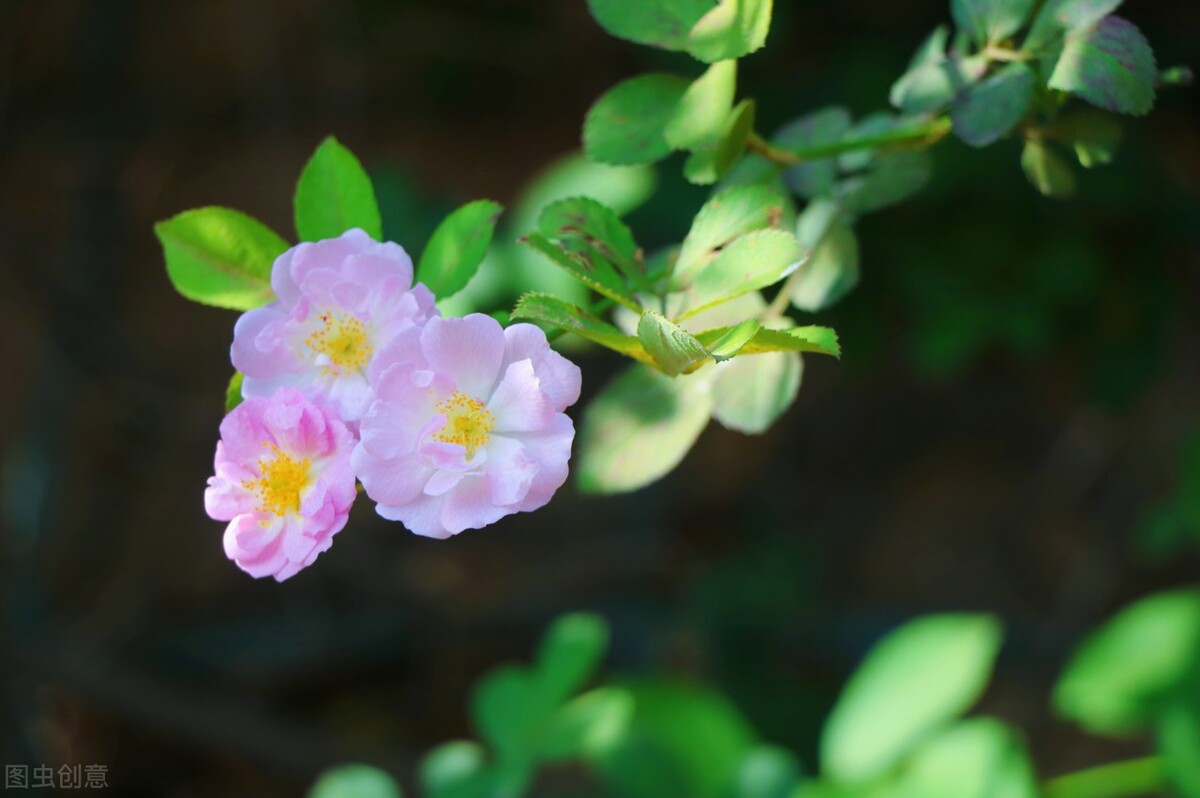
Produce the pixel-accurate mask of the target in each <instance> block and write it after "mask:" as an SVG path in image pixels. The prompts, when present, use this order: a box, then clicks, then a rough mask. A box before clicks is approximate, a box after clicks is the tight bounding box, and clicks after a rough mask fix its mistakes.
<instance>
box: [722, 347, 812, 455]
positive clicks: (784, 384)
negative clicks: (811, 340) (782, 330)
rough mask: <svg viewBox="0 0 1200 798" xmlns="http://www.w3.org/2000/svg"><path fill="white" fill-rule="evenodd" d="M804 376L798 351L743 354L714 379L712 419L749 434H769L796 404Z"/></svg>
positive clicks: (726, 365) (730, 362) (725, 364)
mask: <svg viewBox="0 0 1200 798" xmlns="http://www.w3.org/2000/svg"><path fill="white" fill-rule="evenodd" d="M803 373H804V363H803V361H802V360H801V359H800V355H799V354H798V353H796V352H770V353H765V354H756V355H743V356H741V357H735V358H733V359H732V360H730V361H729V362H728V363H722V364H720V365H719V366H717V369H716V375H715V376H714V377H713V386H712V392H713V417H714V418H715V419H716V420H717V421H718V422H720V424H721V426H723V427H726V428H728V429H732V430H737V431H738V432H743V433H746V434H747V435H758V434H760V433H763V432H766V431H767V430H768V429H769V428H770V427H771V425H772V424H774V423H775V421H776V419H778V418H779V416H781V415H783V413H784V411H786V410H787V409H788V408H789V407H791V405H792V403H793V402H794V401H796V394H797V393H798V392H799V391H800V378H801V376H802V375H803Z"/></svg>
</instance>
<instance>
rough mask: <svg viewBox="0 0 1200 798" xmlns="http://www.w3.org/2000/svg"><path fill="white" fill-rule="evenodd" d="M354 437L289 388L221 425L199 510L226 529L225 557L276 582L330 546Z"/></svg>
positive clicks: (242, 408) (255, 401)
mask: <svg viewBox="0 0 1200 798" xmlns="http://www.w3.org/2000/svg"><path fill="white" fill-rule="evenodd" d="M354 443H355V438H354V435H353V434H352V433H351V432H350V431H349V430H348V429H347V428H346V425H345V424H343V423H342V422H341V421H340V420H338V418H337V415H336V414H335V413H334V412H333V410H331V409H330V408H327V407H323V406H321V405H317V404H314V403H313V402H311V401H309V400H308V399H307V398H306V397H305V396H304V395H303V394H301V393H300V392H299V391H297V390H296V389H294V388H280V389H279V390H278V391H276V392H275V393H274V394H272V395H271V396H270V397H269V398H267V397H252V398H249V399H247V400H246V401H244V402H242V404H240V405H238V406H237V407H235V408H234V409H233V410H232V411H231V412H230V413H229V415H227V416H225V420H224V421H222V422H221V440H220V441H219V442H218V443H217V456H216V476H213V477H209V480H208V489H207V490H206V491H205V492H204V507H205V509H206V510H207V511H208V514H209V515H210V516H211V517H212V518H214V519H216V520H218V521H229V526H228V527H227V528H226V530H225V553H226V554H227V555H228V556H229V558H230V559H231V560H234V561H235V562H236V563H237V564H238V567H239V568H241V569H242V570H243V571H245V572H246V573H248V574H250V575H251V576H254V577H262V576H274V577H275V579H276V580H278V581H280V582H282V581H283V580H284V579H287V578H288V577H290V576H292V575H293V574H295V573H296V572H297V571H299V570H300V569H301V568H305V567H307V566H309V565H312V563H313V561H314V560H316V559H317V555H319V554H320V553H321V552H323V551H325V550H326V549H328V548H329V547H330V545H332V543H333V536H334V535H335V534H337V532H338V531H339V530H341V528H342V527H343V526H345V525H346V518H347V516H348V515H349V513H350V505H351V504H353V502H354V497H355V493H356V491H355V487H354V471H353V469H352V468H351V466H350V455H351V452H352V451H353V449H354Z"/></svg>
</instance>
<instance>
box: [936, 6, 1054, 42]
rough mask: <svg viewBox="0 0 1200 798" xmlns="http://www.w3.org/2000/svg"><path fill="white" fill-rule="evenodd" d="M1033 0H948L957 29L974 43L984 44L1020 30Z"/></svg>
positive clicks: (997, 40)
mask: <svg viewBox="0 0 1200 798" xmlns="http://www.w3.org/2000/svg"><path fill="white" fill-rule="evenodd" d="M1033 4H1034V0H950V13H951V15H952V16H953V17H954V24H955V25H957V26H958V27H959V29H960V30H964V31H966V32H967V33H968V34H969V35H970V36H971V38H972V39H974V40H975V42H976V43H977V44H987V43H991V42H999V41H1001V40H1002V39H1006V38H1008V37H1009V36H1011V35H1013V34H1014V33H1016V32H1017V31H1018V30H1020V29H1021V26H1022V25H1024V24H1025V20H1026V19H1028V18H1029V12H1030V11H1032V10H1033Z"/></svg>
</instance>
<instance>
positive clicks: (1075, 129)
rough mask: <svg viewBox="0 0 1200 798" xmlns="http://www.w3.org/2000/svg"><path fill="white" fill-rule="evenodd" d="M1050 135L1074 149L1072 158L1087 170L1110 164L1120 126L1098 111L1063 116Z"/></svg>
mask: <svg viewBox="0 0 1200 798" xmlns="http://www.w3.org/2000/svg"><path fill="white" fill-rule="evenodd" d="M1054 132H1055V133H1056V134H1057V135H1059V136H1062V137H1063V138H1065V139H1066V140H1067V142H1068V143H1069V144H1070V145H1071V146H1072V147H1074V148H1075V157H1076V158H1078V159H1079V163H1080V165H1082V166H1084V167H1086V168H1088V169H1091V168H1092V167H1095V166H1101V165H1104V164H1108V163H1111V162H1112V159H1113V155H1114V154H1115V153H1116V150H1117V145H1118V144H1120V142H1121V125H1120V124H1119V123H1118V122H1117V120H1115V119H1113V118H1112V117H1111V116H1109V115H1108V114H1104V113H1100V112H1099V111H1080V112H1076V113H1074V114H1070V115H1068V116H1064V117H1062V118H1060V119H1059V120H1058V123H1057V124H1056V125H1055V126H1054Z"/></svg>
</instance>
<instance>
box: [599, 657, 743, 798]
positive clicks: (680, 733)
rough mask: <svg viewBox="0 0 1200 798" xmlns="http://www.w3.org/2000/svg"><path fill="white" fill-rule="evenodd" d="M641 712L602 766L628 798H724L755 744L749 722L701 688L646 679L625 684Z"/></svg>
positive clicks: (617, 791)
mask: <svg viewBox="0 0 1200 798" xmlns="http://www.w3.org/2000/svg"><path fill="white" fill-rule="evenodd" d="M621 686H622V687H624V688H626V689H627V690H628V691H629V692H630V694H632V696H633V699H634V705H635V706H636V710H635V711H634V716H633V721H632V723H631V725H630V727H629V730H628V733H627V734H626V735H624V737H623V738H622V740H621V743H620V745H617V746H615V747H613V748H612V749H611V750H610V751H608V752H607V753H606V755H605V756H603V757H602V758H601V760H600V762H599V767H600V771H601V773H602V775H603V776H604V778H605V780H606V781H607V782H608V784H609V786H610V789H611V792H612V793H613V794H616V795H620V796H622V798H665V797H666V796H681V798H682V796H687V798H723V796H724V794H725V791H726V790H728V789H729V786H730V785H731V784H733V783H734V778H735V776H736V773H737V770H738V767H739V765H740V764H741V763H742V761H743V760H744V759H745V757H746V754H747V752H748V751H749V750H750V749H751V746H752V745H753V744H754V734H753V732H752V731H751V730H750V728H749V726H748V725H747V724H746V721H745V720H743V719H742V717H741V716H740V715H739V714H738V713H737V711H736V710H735V709H734V708H733V707H732V706H731V705H730V704H729V702H728V701H726V700H725V699H724V698H722V697H721V696H719V695H717V694H716V693H713V692H710V691H708V690H705V689H703V688H700V687H692V686H685V685H679V684H672V683H669V682H661V681H651V680H642V681H634V682H627V683H622V684H621Z"/></svg>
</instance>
